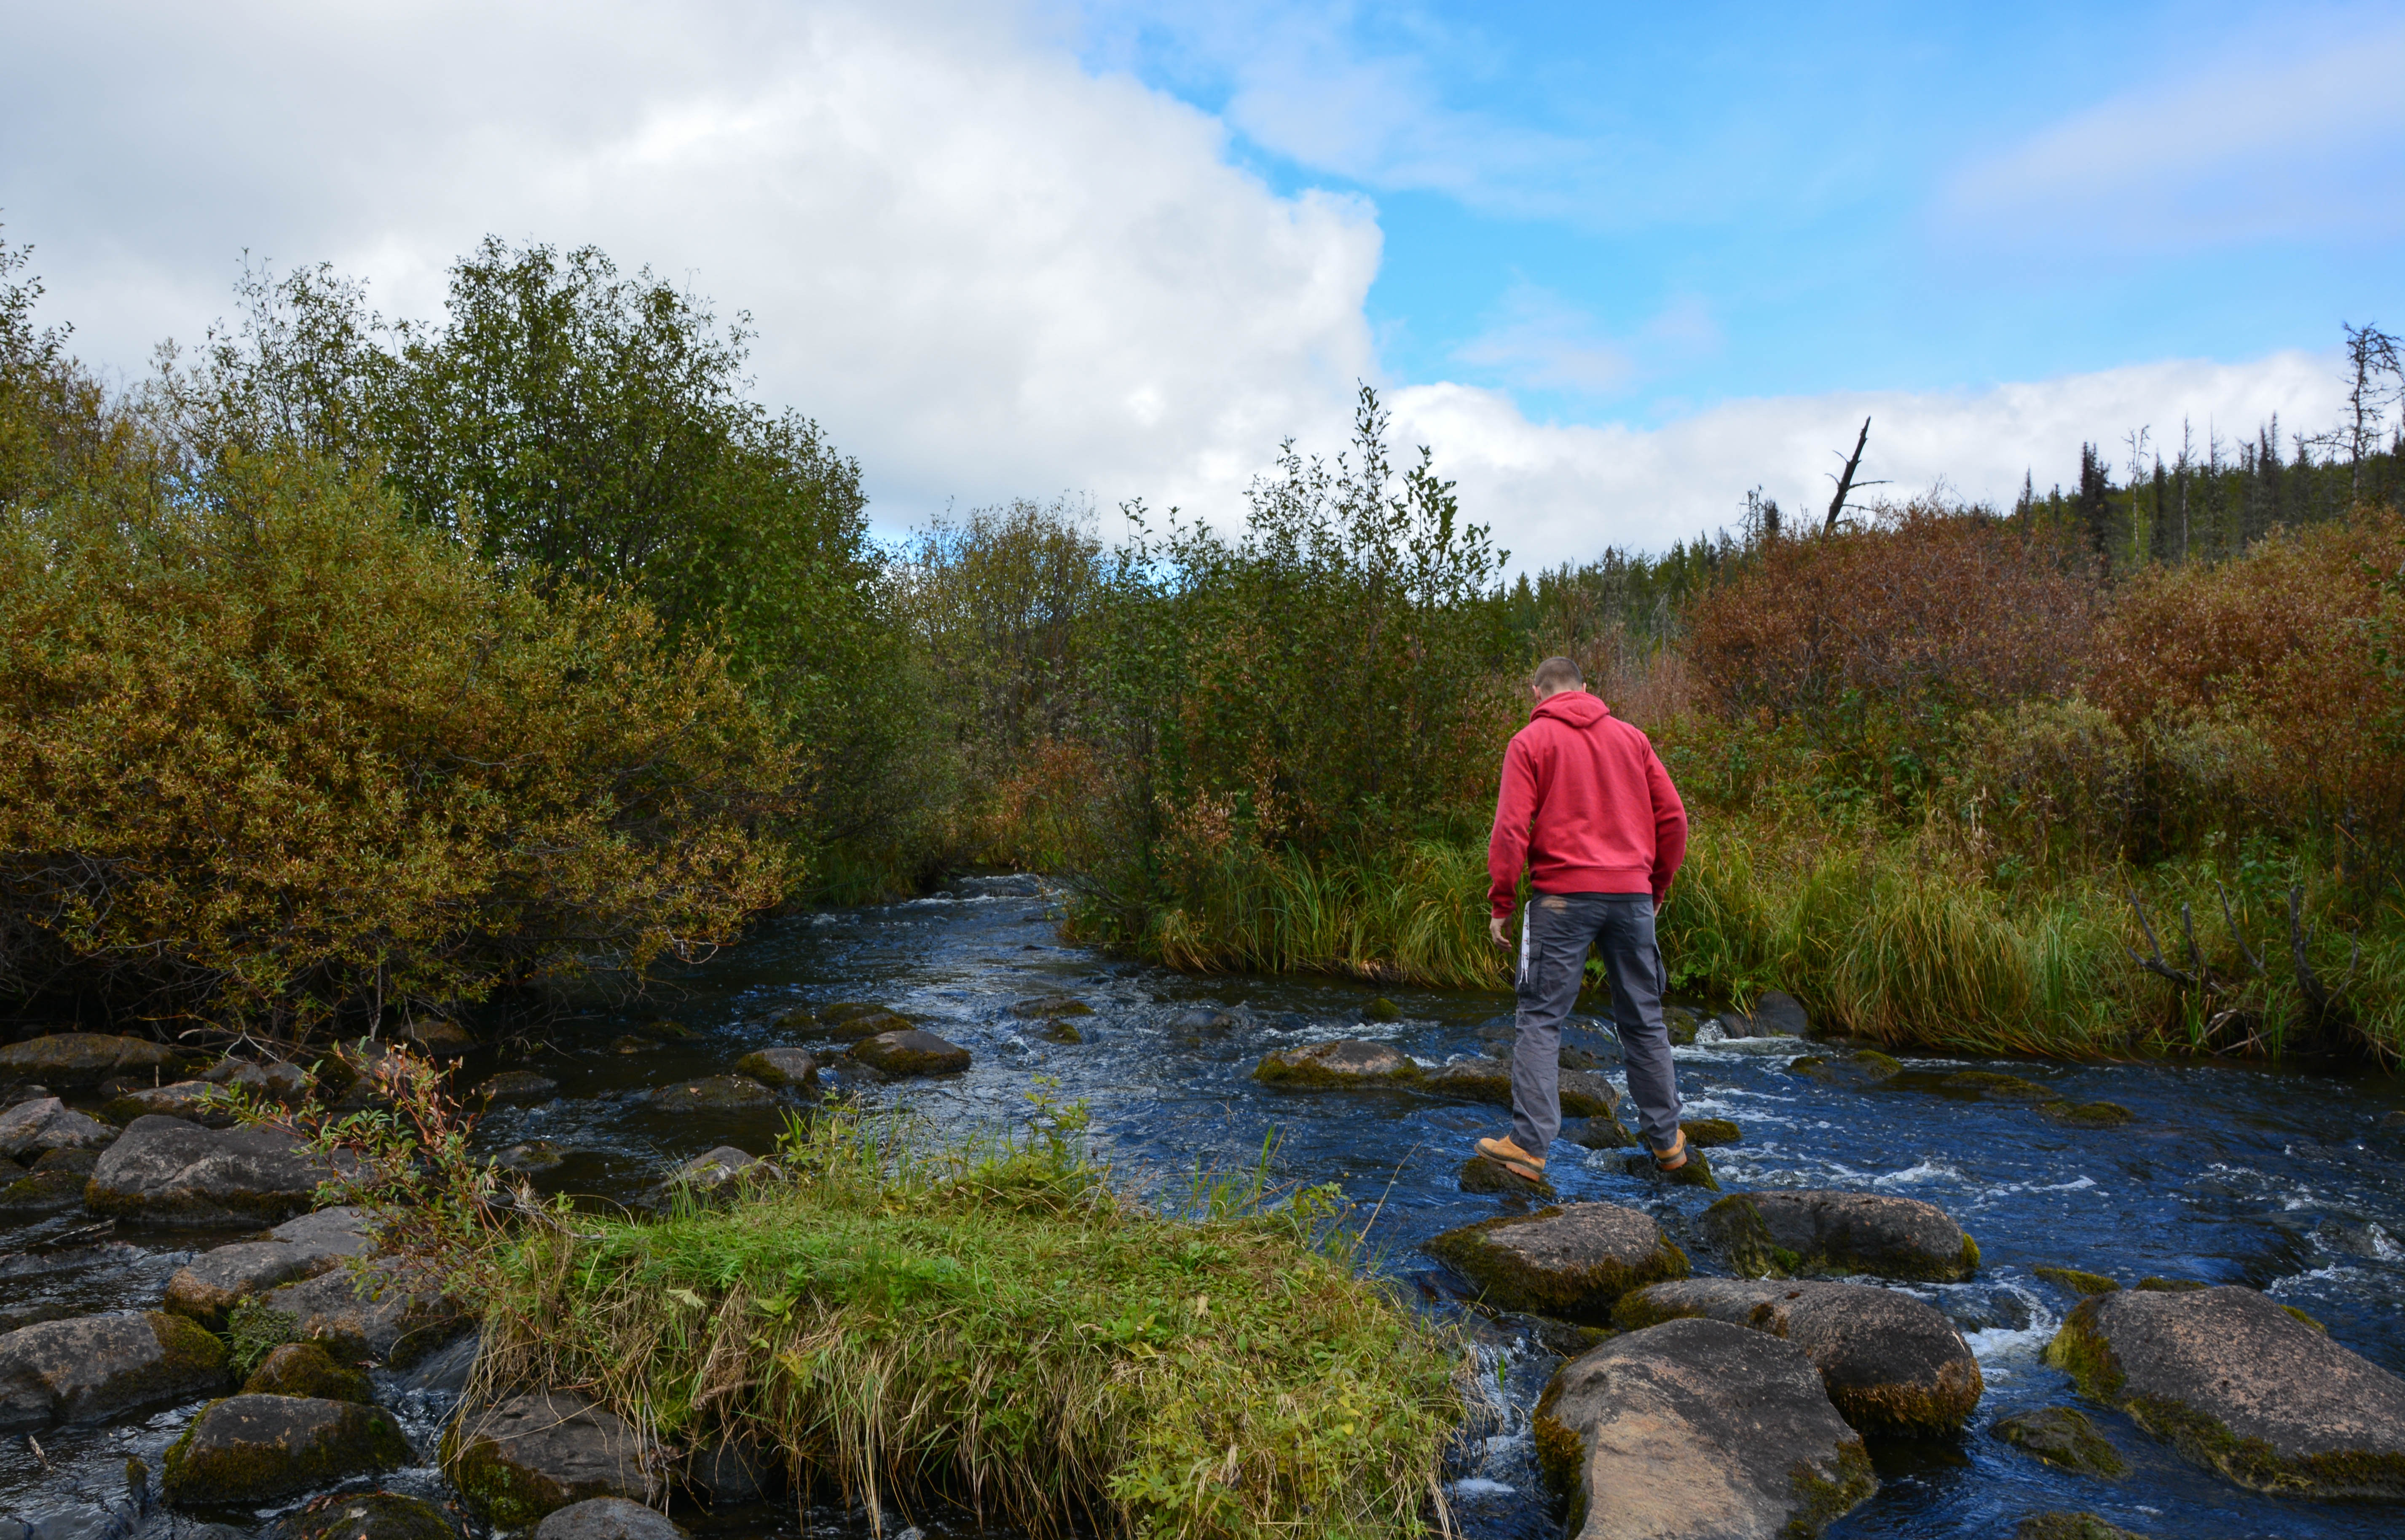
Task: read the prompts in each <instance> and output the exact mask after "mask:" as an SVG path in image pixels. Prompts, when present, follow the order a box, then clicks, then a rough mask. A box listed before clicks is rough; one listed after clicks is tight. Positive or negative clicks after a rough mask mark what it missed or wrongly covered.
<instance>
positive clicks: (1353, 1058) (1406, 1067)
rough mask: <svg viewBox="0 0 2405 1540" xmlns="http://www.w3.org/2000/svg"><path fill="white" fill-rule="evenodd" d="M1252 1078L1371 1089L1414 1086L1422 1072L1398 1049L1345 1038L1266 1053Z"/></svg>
mask: <svg viewBox="0 0 2405 1540" xmlns="http://www.w3.org/2000/svg"><path fill="white" fill-rule="evenodd" d="M1253 1078H1254V1079H1255V1080H1258V1081H1259V1082H1260V1083H1261V1084H1262V1085H1285V1086H1291V1087H1294V1088H1296V1089H1299V1090H1329V1089H1338V1088H1367V1089H1375V1088H1378V1087H1381V1086H1386V1085H1417V1084H1418V1083H1419V1082H1420V1081H1422V1080H1424V1079H1425V1078H1426V1073H1425V1071H1422V1070H1421V1069H1420V1067H1419V1066H1418V1065H1417V1064H1415V1063H1413V1061H1412V1059H1411V1057H1410V1056H1409V1055H1407V1054H1404V1053H1403V1052H1402V1051H1401V1050H1399V1049H1396V1048H1391V1047H1388V1046H1387V1045H1386V1044H1385V1043H1363V1042H1359V1041H1357V1040H1352V1039H1347V1040H1344V1041H1342V1042H1337V1043H1311V1044H1309V1045H1307V1046H1305V1047H1301V1048H1287V1049H1283V1050H1281V1051H1279V1052H1277V1053H1273V1054H1266V1055H1264V1056H1262V1058H1261V1061H1260V1063H1259V1065H1257V1066H1255V1067H1254V1070H1253Z"/></svg>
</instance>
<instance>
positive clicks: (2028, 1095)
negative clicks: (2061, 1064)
mask: <svg viewBox="0 0 2405 1540" xmlns="http://www.w3.org/2000/svg"><path fill="white" fill-rule="evenodd" d="M1937 1088H1938V1089H1939V1090H1941V1091H1951V1092H1954V1093H1955V1094H1957V1095H1959V1096H1976V1097H1977V1098H1979V1099H1981V1100H1983V1101H2060V1100H2061V1099H2062V1093H2061V1092H2060V1091H2058V1090H2056V1089H2055V1088H2054V1087H2053V1086H2051V1085H2039V1084H2038V1083H2037V1082H2036V1081H2034V1080H2024V1079H2023V1078H2021V1077H2020V1076H2019V1075H2002V1074H1998V1073H1996V1072H1995V1071H1992V1070H1965V1071H1962V1073H1960V1074H1951V1075H1948V1076H1947V1077H1946V1078H1945V1079H1944V1080H1941V1081H1939V1082H1938V1083H1937Z"/></svg>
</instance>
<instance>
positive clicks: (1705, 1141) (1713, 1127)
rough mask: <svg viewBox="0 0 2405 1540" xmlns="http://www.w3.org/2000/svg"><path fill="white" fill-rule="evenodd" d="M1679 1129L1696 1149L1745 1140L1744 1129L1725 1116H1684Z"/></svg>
mask: <svg viewBox="0 0 2405 1540" xmlns="http://www.w3.org/2000/svg"><path fill="white" fill-rule="evenodd" d="M1679 1131H1680V1132H1681V1133H1682V1134H1685V1135H1686V1136H1687V1142H1688V1144H1690V1145H1691V1146H1693V1147H1694V1148H1695V1149H1698V1150H1710V1149H1717V1148H1719V1147H1720V1146H1722V1145H1723V1144H1742V1143H1743V1142H1745V1130H1744V1129H1742V1128H1739V1127H1737V1124H1736V1123H1735V1122H1733V1121H1731V1120H1730V1119H1728V1118H1725V1117H1694V1118H1686V1119H1683V1120H1681V1122H1680V1124H1679Z"/></svg>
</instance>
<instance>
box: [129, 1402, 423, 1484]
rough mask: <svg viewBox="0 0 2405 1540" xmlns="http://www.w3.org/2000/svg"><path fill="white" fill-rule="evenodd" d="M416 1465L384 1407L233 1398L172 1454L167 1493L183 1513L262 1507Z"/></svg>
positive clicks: (204, 1414) (196, 1423) (201, 1419)
mask: <svg viewBox="0 0 2405 1540" xmlns="http://www.w3.org/2000/svg"><path fill="white" fill-rule="evenodd" d="M411 1458H412V1456H411V1452H410V1448H409V1440H408V1439H407V1438H405V1437H404V1436H402V1435H401V1424H400V1423H398V1422H396V1421H393V1417H392V1414H391V1413H390V1412H388V1411H386V1410H385V1409H384V1408H382V1407H363V1406H359V1405H358V1404H356V1403H354V1402H348V1401H327V1400H318V1399H315V1398H312V1397H307V1396H294V1395H251V1394H243V1395H232V1396H228V1397H227V1398H225V1399H224V1400H222V1401H212V1402H210V1403H209V1404H208V1406H207V1407H204V1408H203V1409H202V1411H201V1415H200V1416H198V1417H196V1418H194V1419H192V1422H191V1426H190V1427H188V1428H186V1429H185V1430H184V1434H183V1436H182V1437H180V1438H178V1439H176V1442H175V1443H174V1444H172V1445H170V1446H169V1447H168V1449H167V1458H166V1479H165V1486H166V1491H167V1499H168V1501H169V1502H172V1503H176V1504H178V1505H201V1504H213V1503H235V1502H242V1503H250V1504H257V1503H259V1502H260V1501H261V1500H264V1499H270V1498H276V1497H286V1496H289V1495H291V1494H292V1493H294V1492H302V1491H308V1490H310V1489H311V1488H312V1487H322V1486H325V1485H327V1484H329V1483H330V1482H333V1481H338V1480H341V1479H342V1478H343V1477H347V1476H354V1475H357V1474H359V1473H360V1472H362V1471H372V1470H391V1469H395V1468H397V1467H399V1466H401V1465H405V1464H408V1463H410V1460H411Z"/></svg>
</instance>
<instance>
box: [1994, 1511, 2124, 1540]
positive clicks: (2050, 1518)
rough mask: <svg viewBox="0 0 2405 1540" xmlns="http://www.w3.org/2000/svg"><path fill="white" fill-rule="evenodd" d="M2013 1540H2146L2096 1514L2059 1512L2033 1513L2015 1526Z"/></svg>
mask: <svg viewBox="0 0 2405 1540" xmlns="http://www.w3.org/2000/svg"><path fill="white" fill-rule="evenodd" d="M2013 1540H2146V1537H2145V1535H2143V1534H2140V1533H2137V1532H2136V1531H2135V1530H2125V1529H2123V1528H2122V1527H2121V1526H2120V1525H2118V1524H2108V1523H2106V1522H2105V1521H2104V1520H2103V1519H2099V1518H2097V1517H2096V1516H2095V1515H2094V1514H2092V1513H2073V1512H2071V1511H2069V1510H2067V1509H2063V1508H2055V1509H2052V1510H2050V1511H2048V1512H2046V1513H2033V1514H2031V1515H2030V1516H2029V1517H2028V1518H2026V1519H2022V1520H2021V1521H2020V1522H2019V1523H2018V1524H2015V1525H2014V1526H2013Z"/></svg>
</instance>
